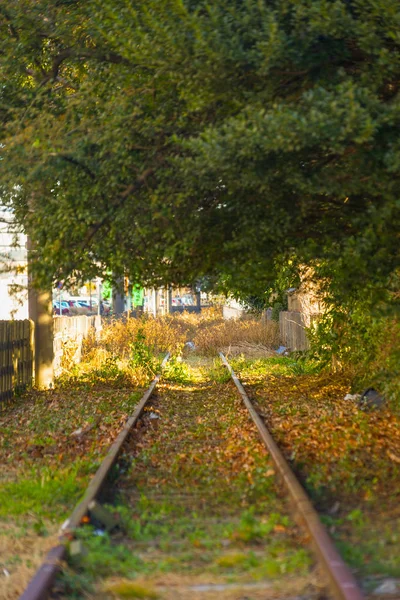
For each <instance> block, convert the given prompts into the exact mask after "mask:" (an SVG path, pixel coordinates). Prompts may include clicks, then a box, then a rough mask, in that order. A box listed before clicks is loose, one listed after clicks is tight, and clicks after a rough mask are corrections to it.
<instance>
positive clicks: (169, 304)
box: [166, 286, 172, 314]
mask: <svg viewBox="0 0 400 600" xmlns="http://www.w3.org/2000/svg"><path fill="white" fill-rule="evenodd" d="M166 303H167V306H166V312H167V314H169V313H171V312H172V287H171V286H168V287H167V299H166Z"/></svg>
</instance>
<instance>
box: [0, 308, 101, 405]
mask: <svg viewBox="0 0 400 600" xmlns="http://www.w3.org/2000/svg"><path fill="white" fill-rule="evenodd" d="M93 328H94V330H95V331H96V332H100V329H101V318H100V317H99V316H97V315H94V316H91V317H86V316H85V315H82V316H78V317H55V318H54V328H53V331H54V340H53V347H54V360H53V368H54V375H55V376H56V377H57V376H59V375H60V374H61V373H62V370H63V369H62V362H63V359H65V357H66V355H67V358H68V361H70V362H71V361H72V362H74V363H77V362H80V359H81V352H82V342H83V339H84V338H85V337H87V335H88V334H89V331H90V330H93ZM33 376H34V324H33V322H32V321H29V320H28V319H26V320H24V321H0V410H1V408H2V407H3V406H4V405H5V403H6V402H7V401H9V400H11V399H12V397H13V396H14V394H15V393H16V392H19V391H22V390H24V389H25V388H27V387H29V386H31V385H32V382H33Z"/></svg>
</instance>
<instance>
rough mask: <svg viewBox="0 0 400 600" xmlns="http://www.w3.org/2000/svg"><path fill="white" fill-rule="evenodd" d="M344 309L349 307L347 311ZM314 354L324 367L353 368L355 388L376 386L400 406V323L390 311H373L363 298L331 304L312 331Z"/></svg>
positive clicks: (310, 333)
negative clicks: (345, 303)
mask: <svg viewBox="0 0 400 600" xmlns="http://www.w3.org/2000/svg"><path fill="white" fill-rule="evenodd" d="M345 308H347V309H348V310H347V311H346V310H345ZM309 338H310V340H311V354H313V356H314V359H316V360H317V361H319V363H320V365H321V366H329V367H330V366H331V365H332V361H333V366H334V367H335V368H336V369H350V370H352V371H353V373H354V382H353V387H354V390H355V391H358V392H361V391H363V389H366V388H367V387H371V386H372V387H375V388H376V389H378V390H379V391H380V392H381V393H382V394H384V395H385V396H386V399H387V400H388V401H389V402H391V403H392V405H393V406H394V407H397V408H399V407H400V387H399V386H400V369H399V364H400V362H399V361H400V326H399V323H398V321H397V319H395V318H394V317H393V316H391V315H390V314H389V315H387V314H385V313H384V314H383V315H382V314H381V313H380V312H379V310H375V311H371V309H370V307H369V306H368V305H367V306H366V303H365V302H362V300H358V301H353V302H351V303H350V302H347V306H342V307H339V308H336V307H335V306H332V308H331V310H329V311H328V312H327V313H326V314H325V315H323V316H322V317H321V318H320V320H319V321H318V323H317V325H316V327H315V328H314V329H311V331H309Z"/></svg>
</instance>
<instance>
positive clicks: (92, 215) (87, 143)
mask: <svg viewBox="0 0 400 600" xmlns="http://www.w3.org/2000/svg"><path fill="white" fill-rule="evenodd" d="M1 14H2V21H1V25H0V28H1V29H0V33H1V35H0V39H1V42H0V67H1V70H2V73H3V81H4V82H5V83H4V84H3V86H2V88H1V91H0V94H1V107H0V136H1V143H2V180H1V190H0V191H1V195H2V198H3V201H5V202H7V203H8V204H9V205H10V206H12V207H13V208H14V210H15V214H16V216H17V219H18V220H19V222H20V223H21V224H22V225H23V226H24V227H25V229H26V230H27V231H28V232H29V233H30V234H31V236H32V239H33V241H34V244H35V245H34V251H33V258H34V269H35V273H36V276H37V278H39V279H41V280H42V282H49V281H50V280H57V279H58V280H60V279H63V280H65V279H68V276H69V275H71V273H72V272H73V271H74V270H79V271H81V272H82V273H85V277H89V276H91V275H93V274H95V273H98V272H100V273H101V274H103V275H105V274H106V273H107V270H108V269H110V270H111V271H112V272H113V273H114V277H117V276H121V275H122V274H123V272H124V271H128V273H129V275H130V277H131V279H132V280H133V281H135V282H138V283H143V282H146V281H147V282H152V283H154V284H158V283H160V282H161V281H170V282H183V281H193V280H195V279H199V278H201V277H204V276H205V277H207V278H209V280H214V281H215V280H219V279H223V280H224V281H226V282H228V284H229V287H230V288H231V289H233V290H236V291H240V293H241V294H242V295H246V294H247V296H248V295H252V296H254V295H257V296H259V297H260V298H263V297H264V294H265V290H266V288H267V287H268V286H269V285H270V283H271V282H272V281H273V280H274V278H275V276H276V264H277V263H278V264H280V265H283V264H284V263H285V261H287V260H289V259H291V258H292V257H293V255H295V256H296V261H297V262H298V263H310V262H313V261H314V262H315V261H317V262H318V261H320V262H321V261H324V264H325V265H326V268H327V270H328V272H329V275H330V276H333V277H334V279H335V281H336V286H337V288H338V289H339V288H340V290H341V294H342V296H343V295H345V294H349V293H353V291H356V292H357V290H360V289H361V288H363V287H364V286H365V285H366V284H367V283H369V284H371V286H372V287H373V289H374V290H375V291H377V290H379V289H382V288H385V289H386V288H387V287H390V280H391V278H392V277H393V273H394V270H395V267H396V265H397V264H398V262H399V261H398V258H399V255H398V243H397V237H396V236H397V231H398V228H399V207H398V196H399V170H400V151H399V143H398V133H397V132H398V126H399V118H400V111H399V106H400V105H399V101H398V96H397V90H398V82H399V76H400V60H399V55H400V53H399V44H400V43H399V36H398V26H399V22H400V9H399V5H398V2H397V1H396V0H377V1H372V0H357V2H355V1H354V2H348V1H347V0H336V1H335V2H328V1H327V0H272V1H271V2H259V1H258V0H248V1H247V2H241V1H240V2H239V1H237V0H235V1H234V2H232V1H231V0H218V1H217V2H212V3H210V2H208V1H207V0H201V1H199V2H192V1H191V0H184V1H183V2H182V1H181V0H171V1H168V2H164V3H161V4H160V3H159V2H156V1H155V0H140V1H139V2H136V3H135V6H134V7H133V6H132V3H131V1H130V0H122V1H120V0H118V2H117V1H116V0H101V1H100V0H89V1H88V2H84V3H82V2H73V3H71V2H68V3H65V2H58V3H54V2H50V1H49V0H38V2H35V4H34V5H32V3H31V2H30V1H29V0H10V1H9V2H8V3H7V8H2V9H1ZM193 249H195V251H193ZM143 257H145V260H144V258H143Z"/></svg>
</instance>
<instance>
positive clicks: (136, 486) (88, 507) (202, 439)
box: [20, 355, 363, 600]
mask: <svg viewBox="0 0 400 600" xmlns="http://www.w3.org/2000/svg"><path fill="white" fill-rule="evenodd" d="M221 359H222V361H223V363H224V365H225V366H226V368H227V369H228V370H229V372H230V375H231V378H232V380H233V382H234V384H235V385H236V388H237V391H238V392H239V394H238V393H237V392H236V391H235V390H234V389H232V387H231V386H227V384H226V383H212V382H210V381H200V380H199V381H198V382H196V381H195V382H194V383H193V384H192V385H186V386H177V385H175V386H174V385H173V384H169V383H162V384H160V385H159V388H160V389H159V391H158V390H157V393H155V392H156V386H157V384H159V381H160V376H159V375H158V376H157V377H156V378H155V379H154V380H153V382H152V383H151V385H150V387H149V389H148V390H147V392H146V393H145V394H144V396H143V397H142V399H141V401H140V402H139V404H138V406H137V408H136V410H135V412H134V414H133V415H132V416H131V417H130V418H129V419H128V421H127V423H126V424H125V426H124V428H123V430H122V431H121V432H120V434H119V435H118V437H117V438H116V440H115V442H114V443H113V445H112V446H111V448H110V450H109V452H108V454H107V456H106V457H105V459H104V461H103V463H102V464H101V466H100V468H99V470H98V471H97V473H96V475H95V476H94V478H93V479H92V481H91V483H90V485H89V486H88V489H87V492H86V494H85V496H84V498H83V500H82V502H81V503H79V504H78V505H77V507H76V508H75V510H74V511H73V513H72V514H71V516H70V517H69V519H68V520H67V521H66V522H65V523H64V525H63V527H62V531H61V535H60V543H59V544H58V545H57V546H56V547H54V548H53V549H52V550H51V551H50V552H49V553H48V555H47V557H46V559H45V561H44V563H43V564H42V566H41V567H40V569H39V570H38V572H37V573H36V575H35V576H34V577H33V579H32V580H31V582H30V583H29V585H28V586H27V588H26V590H25V592H24V593H23V594H22V596H21V597H20V600H39V599H40V600H44V599H46V598H51V597H52V589H53V587H54V584H55V581H56V578H57V574H58V573H59V572H60V569H61V568H62V561H63V560H65V558H66V557H67V554H68V545H69V544H70V542H71V540H72V539H73V538H74V537H75V535H76V533H77V530H78V528H79V527H80V526H81V524H82V522H83V521H84V520H86V519H87V517H88V516H89V518H90V517H91V516H92V514H91V512H92V511H93V513H94V512H95V511H94V506H95V505H94V504H93V503H94V502H96V501H97V500H99V498H100V494H101V492H102V491H104V488H105V487H107V481H108V477H109V475H110V473H111V471H112V468H113V466H114V465H115V464H116V462H118V461H119V462H120V464H121V465H123V466H124V467H125V469H122V470H121V475H120V477H119V479H118V480H117V481H116V482H114V483H113V489H114V492H117V496H118V498H119V499H120V501H122V502H123V504H124V506H130V507H131V520H132V522H133V523H135V527H136V529H135V531H134V533H133V534H132V531H131V532H126V531H125V532H124V531H122V532H120V533H119V536H120V538H121V539H120V541H119V543H121V541H122V544H124V545H125V546H126V547H127V548H128V549H131V550H132V553H135V554H137V555H138V557H139V559H140V560H141V561H142V562H143V564H144V563H146V565H147V567H146V569H147V571H149V569H150V570H151V569H152V568H153V567H154V565H158V564H159V563H160V561H161V562H162V561H164V562H168V561H169V562H168V565H167V567H165V568H166V570H167V572H169V571H170V570H171V566H172V567H173V564H174V562H175V565H179V570H180V575H179V577H175V579H174V578H173V577H172V576H171V575H168V576H165V574H161V575H159V577H158V579H157V577H155V578H154V577H153V579H154V581H155V583H156V586H157V590H158V591H160V590H161V592H162V597H163V598H164V597H165V598H166V600H169V598H171V599H172V598H182V599H184V598H189V597H190V598H191V599H194V598H197V597H199V598H202V597H205V598H207V600H208V598H214V597H215V598H216V597H217V596H218V598H221V599H222V598H227V599H228V598H255V599H256V598H257V599H258V598H260V599H261V598H262V599H269V598H271V599H272V598H276V597H277V595H276V593H277V592H276V589H275V587H273V586H271V583H270V581H269V579H271V577H268V576H269V575H270V576H272V578H273V577H275V578H276V576H277V575H278V576H280V579H283V578H286V579H287V580H288V581H286V583H285V586H284V594H285V596H284V597H285V598H286V599H287V600H289V599H295V598H299V597H300V596H301V598H302V599H306V600H315V599H316V598H320V599H321V600H322V598H337V599H340V600H361V599H362V598H363V594H362V592H361V590H360V588H359V587H358V585H357V582H356V581H355V579H354V577H353V575H352V573H351V571H350V570H349V569H348V567H347V566H346V565H345V563H344V562H343V560H342V559H341V557H340V555H339V554H338V552H337V551H336V549H335V547H334V545H333V543H332V542H331V540H330V538H329V536H328V534H327V533H326V531H325V529H324V527H323V525H322V524H321V522H320V520H319V518H318V515H317V513H316V511H315V510H314V508H313V507H312V505H311V503H310V501H309V499H308V498H307V496H306V494H305V492H304V490H303V488H302V487H301V485H300V484H299V483H298V481H297V479H296V477H295V476H294V474H293V473H292V471H291V469H290V467H289V466H288V464H287V463H286V461H285V459H284V457H283V455H282V454H281V452H280V451H279V449H278V447H277V446H276V444H275V443H274V441H273V439H272V437H271V435H270V434H269V432H268V430H267V429H266V427H265V425H264V422H263V420H262V419H261V418H260V416H259V415H258V414H257V412H256V411H255V409H254V408H253V406H252V404H251V402H250V400H249V398H248V397H247V394H246V392H245V390H244V388H243V386H242V385H241V383H240V381H239V380H238V379H237V377H236V375H235V374H234V372H233V371H232V369H231V367H230V365H229V364H228V362H227V361H226V359H225V357H224V356H223V355H221ZM167 360H168V356H167V357H166V358H165V359H164V363H163V365H165V363H166V361H167ZM228 388H229V390H228V392H227V391H226V390H227V389H228ZM238 415H239V416H238ZM249 416H250V417H251V419H252V420H253V423H254V425H253V424H251V422H250V419H249ZM257 430H258V434H259V435H258V436H257ZM275 475H277V476H278V478H279V480H280V487H281V488H282V490H283V491H284V494H285V497H282V495H279V494H277V493H276V490H275V484H274V483H273V481H274V479H275V477H274V476H275ZM288 500H289V501H288ZM96 506H97V507H98V504H97V505H96ZM289 511H292V514H294V515H295V518H296V521H297V522H298V523H299V526H296V525H293V524H292V522H291V521H288V518H287V513H288V512H289ZM298 527H299V528H298ZM299 544H301V545H302V546H304V547H305V548H306V550H303V549H300V550H299ZM309 548H312V552H313V556H314V560H315V562H316V564H317V565H318V568H317V569H314V567H313V562H312V561H311V560H310V558H309V555H308V551H309V550H308V549H309ZM267 555H268V556H269V557H270V558H269V559H268V561H265V556H267ZM282 557H283V558H282ZM299 561H300V562H302V561H303V563H304V564H302V566H301V569H300V570H301V571H302V574H301V575H299V569H298V568H297V566H296V565H298V563H299ZM210 565H211V567H210ZM230 569H231V570H232V569H233V571H235V570H236V572H237V573H238V576H237V577H234V576H233V575H232V571H231V570H230ZM277 569H278V571H277ZM279 569H281V572H279ZM172 570H173V569H172ZM226 573H227V575H226ZM278 579H279V577H278ZM281 591H282V590H281ZM213 594H214V595H213ZM61 596H62V595H61ZM58 597H59V596H58ZM63 597H65V598H67V597H68V595H64V596H63ZM280 597H282V595H280Z"/></svg>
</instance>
